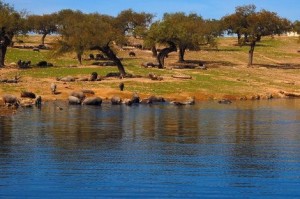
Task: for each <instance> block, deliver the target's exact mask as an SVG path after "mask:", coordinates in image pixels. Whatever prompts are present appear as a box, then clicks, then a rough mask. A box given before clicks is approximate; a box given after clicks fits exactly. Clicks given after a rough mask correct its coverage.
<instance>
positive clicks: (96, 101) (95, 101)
mask: <svg viewBox="0 0 300 199" xmlns="http://www.w3.org/2000/svg"><path fill="white" fill-rule="evenodd" d="M82 104H83V105H93V106H101V104H102V99H101V98H100V97H87V98H85V100H83V102H82Z"/></svg>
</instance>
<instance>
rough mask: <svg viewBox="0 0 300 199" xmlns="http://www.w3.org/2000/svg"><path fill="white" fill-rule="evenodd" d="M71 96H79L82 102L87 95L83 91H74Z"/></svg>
mask: <svg viewBox="0 0 300 199" xmlns="http://www.w3.org/2000/svg"><path fill="white" fill-rule="evenodd" d="M70 96H74V97H77V98H78V99H79V100H80V101H81V102H82V101H83V100H84V98H85V97H86V96H85V94H84V93H83V92H82V91H73V92H72V93H71V95H70Z"/></svg>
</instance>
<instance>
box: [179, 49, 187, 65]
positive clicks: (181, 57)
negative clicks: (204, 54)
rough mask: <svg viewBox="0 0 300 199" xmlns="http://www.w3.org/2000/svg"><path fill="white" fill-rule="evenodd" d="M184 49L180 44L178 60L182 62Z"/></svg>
mask: <svg viewBox="0 0 300 199" xmlns="http://www.w3.org/2000/svg"><path fill="white" fill-rule="evenodd" d="M185 50H186V47H184V46H180V47H179V54H178V55H179V60H178V61H179V62H184V54H185Z"/></svg>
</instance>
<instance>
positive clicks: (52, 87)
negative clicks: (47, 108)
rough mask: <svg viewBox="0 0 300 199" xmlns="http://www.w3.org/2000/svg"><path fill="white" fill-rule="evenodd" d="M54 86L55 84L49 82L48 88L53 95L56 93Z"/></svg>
mask: <svg viewBox="0 0 300 199" xmlns="http://www.w3.org/2000/svg"><path fill="white" fill-rule="evenodd" d="M56 88H57V86H56V84H54V83H51V85H50V89H51V93H52V94H54V95H55V94H56Z"/></svg>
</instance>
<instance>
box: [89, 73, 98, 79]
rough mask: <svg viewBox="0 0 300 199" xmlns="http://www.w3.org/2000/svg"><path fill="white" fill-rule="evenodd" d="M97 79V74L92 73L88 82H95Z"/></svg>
mask: <svg viewBox="0 0 300 199" xmlns="http://www.w3.org/2000/svg"><path fill="white" fill-rule="evenodd" d="M97 77H98V73H96V72H92V74H91V77H90V81H96V80H97Z"/></svg>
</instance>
